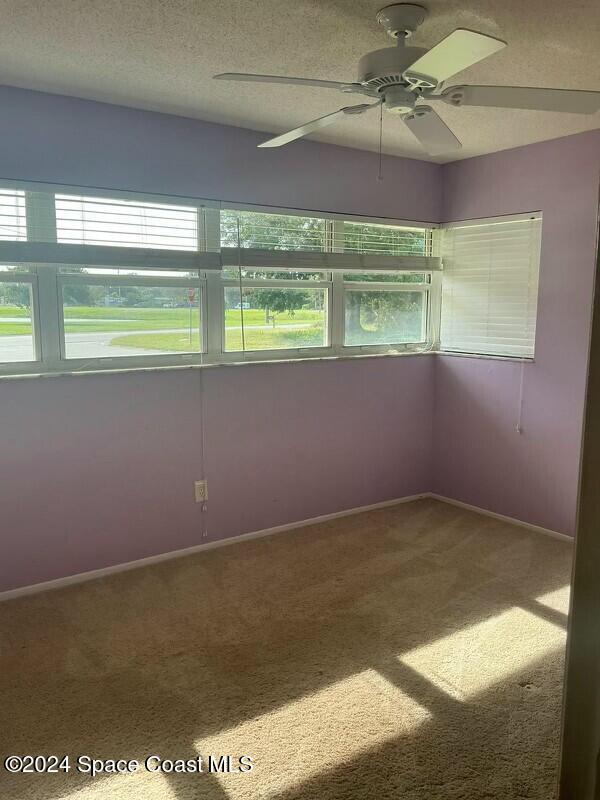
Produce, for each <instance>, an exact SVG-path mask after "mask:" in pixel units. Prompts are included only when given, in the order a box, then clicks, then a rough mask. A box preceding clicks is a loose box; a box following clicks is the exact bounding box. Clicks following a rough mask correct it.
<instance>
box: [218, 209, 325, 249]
mask: <svg viewBox="0 0 600 800" xmlns="http://www.w3.org/2000/svg"><path fill="white" fill-rule="evenodd" d="M238 220H239V228H240V231H239V233H240V244H241V246H242V247H255V248H259V249H263V250H319V251H320V250H324V249H325V240H326V222H325V220H324V219H318V218H316V217H298V216H294V215H286V214H262V213H259V212H256V211H230V210H226V209H223V210H222V211H221V246H222V247H237V246H238Z"/></svg>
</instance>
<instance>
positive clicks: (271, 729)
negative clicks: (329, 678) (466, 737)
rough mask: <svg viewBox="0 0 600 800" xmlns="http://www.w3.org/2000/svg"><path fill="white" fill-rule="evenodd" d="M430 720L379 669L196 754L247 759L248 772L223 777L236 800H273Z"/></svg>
mask: <svg viewBox="0 0 600 800" xmlns="http://www.w3.org/2000/svg"><path fill="white" fill-rule="evenodd" d="M430 717H431V714H430V713H429V712H428V711H427V710H426V709H425V708H423V707H422V706H420V705H419V704H418V703H416V702H415V701H414V700H413V699H412V698H410V697H409V696H407V695H406V694H404V693H403V692H402V691H401V690H400V689H398V688H397V687H395V686H394V685H393V684H391V683H389V682H388V681H387V680H386V679H385V678H383V677H382V676H381V675H380V674H379V673H378V672H376V671H375V670H372V669H369V670H365V671H364V672H360V673H358V674H356V675H352V676H350V677H348V678H347V679H345V680H342V681H339V682H337V683H334V684H332V685H330V686H328V687H327V688H325V689H322V690H321V691H319V692H316V693H314V694H310V695H307V696H306V697H303V698H302V699H300V700H295V701H293V702H291V703H289V704H287V705H286V706H283V707H282V708H278V709H276V710H274V711H272V712H269V713H266V714H264V715H262V716H260V717H257V718H256V719H252V720H248V721H246V722H243V723H241V724H240V725H237V726H236V727H234V728H230V729H228V730H225V731H222V732H220V733H218V734H216V735H214V736H210V737H207V738H201V739H197V740H196V741H195V742H194V745H195V747H196V748H197V750H198V752H199V753H200V754H201V755H202V756H204V757H206V756H208V755H209V754H231V755H234V756H238V755H241V754H245V755H249V756H251V757H252V758H253V759H254V764H255V766H254V769H253V771H252V772H251V773H247V774H230V775H219V776H218V778H219V780H220V782H221V785H222V786H223V788H224V789H225V791H226V792H227V794H228V796H229V797H231V798H233V800H242V798H246V797H253V798H254V797H262V798H266V797H270V796H272V795H274V794H278V793H279V792H283V791H285V790H287V789H289V788H290V787H292V786H300V785H301V784H303V783H305V782H306V781H307V779H309V778H311V777H313V776H315V775H318V774H320V773H322V772H324V771H325V770H331V769H334V768H336V767H339V766H340V765H341V764H343V763H344V762H347V761H350V760H351V759H353V758H355V757H356V756H357V755H359V754H360V753H362V752H364V751H367V750H369V749H371V748H373V747H374V746H376V745H379V744H381V743H383V742H386V741H390V740H392V739H396V738H398V737H402V736H403V735H410V733H411V732H412V731H414V729H415V728H416V727H418V726H419V725H421V724H422V723H423V722H425V721H426V720H428V719H429V718H430Z"/></svg>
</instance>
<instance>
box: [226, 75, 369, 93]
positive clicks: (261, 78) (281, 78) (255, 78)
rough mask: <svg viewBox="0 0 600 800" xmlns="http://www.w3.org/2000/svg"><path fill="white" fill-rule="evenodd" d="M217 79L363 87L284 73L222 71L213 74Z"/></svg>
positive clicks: (319, 86) (341, 88) (324, 87)
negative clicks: (294, 76) (290, 76)
mask: <svg viewBox="0 0 600 800" xmlns="http://www.w3.org/2000/svg"><path fill="white" fill-rule="evenodd" d="M213 77H214V78H215V80H217V81H248V82H252V83H285V84H293V85H296V86H316V87H317V88H319V89H338V90H340V91H342V92H344V91H346V92H348V91H356V90H359V89H362V86H361V85H360V83H352V82H349V83H340V82H339V81H322V80H318V79H317V78H287V77H285V76H283V75H253V74H251V73H245V72H222V73H221V74H219V75H213Z"/></svg>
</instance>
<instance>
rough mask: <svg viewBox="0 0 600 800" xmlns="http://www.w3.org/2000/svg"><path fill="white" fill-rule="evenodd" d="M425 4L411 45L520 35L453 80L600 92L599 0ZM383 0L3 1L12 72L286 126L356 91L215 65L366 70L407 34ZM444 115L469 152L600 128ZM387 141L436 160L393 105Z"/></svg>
mask: <svg viewBox="0 0 600 800" xmlns="http://www.w3.org/2000/svg"><path fill="white" fill-rule="evenodd" d="M422 2H423V4H424V5H425V6H427V7H428V9H429V12H430V14H429V18H428V19H427V21H426V22H425V24H424V25H423V26H422V28H421V29H420V30H419V31H418V32H417V34H415V36H414V37H413V40H412V42H411V44H414V45H418V46H425V47H431V46H432V45H433V44H435V43H436V42H437V41H439V40H440V39H441V38H442V37H444V36H445V35H446V34H448V33H449V32H450V31H452V30H453V29H454V28H457V27H466V28H471V29H474V30H478V31H481V32H482V33H488V34H492V35H494V36H497V37H499V38H502V39H504V40H506V41H508V43H509V46H508V47H506V48H505V49H504V50H503V51H502V52H500V53H498V54H496V55H494V56H492V57H491V58H489V59H488V60H486V61H484V62H481V63H480V64H479V65H476V66H475V67H472V68H471V69H469V70H467V71H465V72H463V73H461V74H460V75H458V76H457V77H456V78H455V79H452V80H451V81H450V82H449V83H451V84H458V83H481V84H504V85H511V84H512V85H517V86H519V85H520V86H554V87H560V88H578V89H595V90H600V47H599V46H598V44H599V42H600V2H598V0H571V2H565V0H560V2H559V0H527V2H525V1H524V0H460V1H459V0H422ZM382 5H385V0H288V1H287V2H285V1H284V0H254V1H253V2H248V0H77V2H73V0H51V1H50V2H40V0H0V19H2V25H1V26H0V83H3V84H8V85H13V86H21V87H26V88H32V89H40V90H44V91H50V92H57V93H61V94H68V95H74V96H77V97H85V98H90V99H95V100H103V101H107V102H111V103H118V104H121V105H127V106H133V107H136V108H145V109H152V110H157V111H165V112H170V113H174V114H181V115H184V116H188V117H197V118H199V119H204V120H210V121H214V122H223V123H228V124H231V125H237V126H242V127H247V128H255V129H258V130H264V131H273V132H281V131H283V130H286V129H288V128H291V127H294V126H296V125H298V124H300V123H302V122H306V121H308V120H311V119H313V118H315V117H318V116H321V115H323V114H326V113H327V112H329V111H333V110H335V109H336V108H339V107H341V106H343V105H346V104H347V103H348V96H347V95H343V94H341V93H340V94H339V95H338V94H337V93H336V92H332V91H328V90H319V89H305V88H299V87H281V86H274V85H272V86H265V85H263V86H255V85H251V84H234V83H224V82H217V81H213V80H211V76H212V75H213V74H215V73H218V72H223V71H232V72H235V71H239V72H264V73H271V74H282V75H296V76H303V77H315V78H328V79H333V80H341V81H348V80H350V81H351V80H355V79H356V65H357V62H358V59H359V58H360V56H361V55H362V54H364V53H365V52H367V51H368V50H375V49H377V48H380V47H387V46H389V45H392V44H393V43H392V40H391V39H389V37H388V36H387V35H386V34H385V32H384V31H383V29H382V28H381V27H380V26H379V25H378V24H377V23H376V21H375V13H376V12H377V11H378V9H379V8H380V7H381V6H382ZM357 102H361V100H360V98H359V99H358V101H357ZM441 114H442V115H443V117H444V119H445V120H446V122H447V123H448V124H449V125H450V126H451V127H452V129H453V130H454V132H455V133H456V134H457V136H458V137H459V138H460V139H461V140H462V142H463V150H462V151H461V156H460V157H467V156H472V155H479V154H482V153H489V152H494V151H496V150H503V149H505V148H508V147H515V146H517V145H522V144H527V143H530V142H535V141H541V140H543V139H551V138H555V137H557V136H563V135H567V134H570V133H576V132H579V131H583V130H588V129H593V128H600V114H595V115H593V116H583V115H581V116H580V115H572V114H550V113H543V112H530V111H500V110H494V109H476V108H464V107H463V108H460V109H457V108H452V107H450V106H447V105H443V106H442V107H441ZM378 124H379V119H378V114H377V113H371V114H367V115H364V116H363V117H348V118H345V119H343V120H342V121H341V122H339V123H338V124H336V125H335V126H334V127H332V128H329V129H327V130H326V131H324V132H322V133H320V134H319V135H316V136H314V138H315V139H319V140H320V141H325V142H332V143H335V144H341V145H348V146H351V147H359V148H363V149H368V150H375V149H377V147H378V141H379V133H378ZM383 138H384V151H385V152H387V153H393V154H397V155H407V156H411V157H415V158H427V157H426V156H425V154H424V153H423V152H422V150H421V149H420V146H419V145H418V143H417V142H416V141H415V140H414V139H413V138H412V134H410V132H409V131H408V130H405V129H404V126H403V125H402V123H401V122H400V121H398V120H396V119H395V118H394V117H393V116H391V115H385V114H384V133H383ZM288 146H290V147H293V146H294V145H293V144H292V145H288ZM429 160H439V161H444V160H449V159H443V158H441V159H429ZM452 160H454V157H453V158H452Z"/></svg>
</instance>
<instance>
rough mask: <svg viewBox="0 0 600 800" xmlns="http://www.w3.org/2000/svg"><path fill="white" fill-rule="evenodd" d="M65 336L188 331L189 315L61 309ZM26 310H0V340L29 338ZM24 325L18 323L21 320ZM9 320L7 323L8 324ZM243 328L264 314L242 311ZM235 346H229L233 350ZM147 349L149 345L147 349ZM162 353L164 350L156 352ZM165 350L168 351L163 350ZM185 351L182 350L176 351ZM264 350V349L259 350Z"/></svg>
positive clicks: (282, 320)
mask: <svg viewBox="0 0 600 800" xmlns="http://www.w3.org/2000/svg"><path fill="white" fill-rule="evenodd" d="M64 316H65V332H66V333H79V332H87V333H110V332H111V331H115V333H120V332H125V331H146V330H147V331H157V330H159V331H160V330H164V329H169V328H187V327H188V326H189V322H190V312H189V309H187V308H123V307H122V306H120V307H114V306H111V307H107V306H67V307H65V309H64ZM29 317H30V312H29V309H26V308H20V307H18V306H0V336H16V335H27V334H31V321H30V319H29ZM16 318H22V319H23V321H22V322H21V320H20V319H18V320H17V319H16ZM322 318H323V312H321V311H313V310H311V309H300V310H299V311H296V312H295V314H294V316H290V315H289V314H279V315H278V316H277V319H276V328H275V331H277V329H279V328H284V327H285V326H286V325H298V324H304V325H306V324H309V323H313V324H316V323H319V322H320V321H321V320H322ZM8 320H10V321H8ZM192 322H193V324H195V325H197V324H198V311H197V309H196V308H195V309H194V310H193V314H192ZM240 324H241V318H240V312H239V311H238V310H235V309H228V310H227V311H225V327H226V328H230V327H236V326H239V325H240ZM244 324H245V325H246V326H248V327H251V326H254V325H265V324H266V322H265V312H264V311H263V310H261V309H248V310H246V311H244ZM233 346H234V345H232V347H233ZM148 347H150V345H148ZM159 349H163V348H159ZM164 349H168V348H164ZM178 349H184V348H178ZM262 349H264V348H262Z"/></svg>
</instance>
